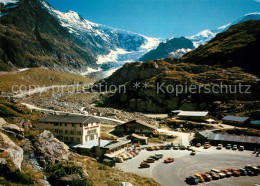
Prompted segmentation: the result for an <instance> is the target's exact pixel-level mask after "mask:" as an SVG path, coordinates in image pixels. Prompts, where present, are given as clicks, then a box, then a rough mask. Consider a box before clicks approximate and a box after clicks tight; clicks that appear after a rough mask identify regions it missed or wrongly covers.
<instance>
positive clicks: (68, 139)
mask: <svg viewBox="0 0 260 186" xmlns="http://www.w3.org/2000/svg"><path fill="white" fill-rule="evenodd" d="M57 138H58V139H59V140H62V141H65V142H75V141H74V137H67V136H65V137H63V136H57ZM75 139H76V142H79V143H80V138H78V137H77V138H75Z"/></svg>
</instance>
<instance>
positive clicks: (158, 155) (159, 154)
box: [155, 153, 163, 158]
mask: <svg viewBox="0 0 260 186" xmlns="http://www.w3.org/2000/svg"><path fill="white" fill-rule="evenodd" d="M155 156H156V157H157V158H162V157H163V154H162V153H156V154H155Z"/></svg>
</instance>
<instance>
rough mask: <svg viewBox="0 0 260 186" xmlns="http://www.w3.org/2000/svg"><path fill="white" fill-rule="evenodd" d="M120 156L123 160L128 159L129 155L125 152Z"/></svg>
mask: <svg viewBox="0 0 260 186" xmlns="http://www.w3.org/2000/svg"><path fill="white" fill-rule="evenodd" d="M121 157H122V158H123V160H124V161H126V160H128V159H129V156H127V155H126V154H123V155H121Z"/></svg>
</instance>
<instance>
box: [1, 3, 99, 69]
mask: <svg viewBox="0 0 260 186" xmlns="http://www.w3.org/2000/svg"><path fill="white" fill-rule="evenodd" d="M1 12H4V15H1V17H0V41H1V42H0V64H1V65H0V70H10V66H12V65H11V64H13V65H15V66H16V67H18V68H24V67H38V66H45V67H48V68H51V69H56V70H62V71H72V72H81V71H82V70H83V71H84V70H85V69H86V68H87V67H96V58H95V57H94V55H93V54H92V52H91V51H90V50H89V49H88V48H87V47H86V45H85V44H84V43H83V42H82V41H80V40H79V39H77V38H75V37H73V36H72V35H71V34H70V33H69V32H68V31H67V30H66V29H64V28H63V27H62V26H61V25H60V24H59V22H57V20H56V19H55V18H54V17H53V16H52V15H51V14H50V13H49V12H47V11H46V10H45V9H43V8H42V4H41V2H40V1H39V0H20V1H19V2H18V3H16V4H15V7H14V6H12V8H10V4H7V5H5V6H3V4H2V10H1ZM43 18H44V19H43Z"/></svg>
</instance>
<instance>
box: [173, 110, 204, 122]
mask: <svg viewBox="0 0 260 186" xmlns="http://www.w3.org/2000/svg"><path fill="white" fill-rule="evenodd" d="M208 113H209V112H207V111H181V112H180V113H179V114H178V117H179V118H180V119H185V120H194V121H202V120H205V118H206V116H207V115H208Z"/></svg>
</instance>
